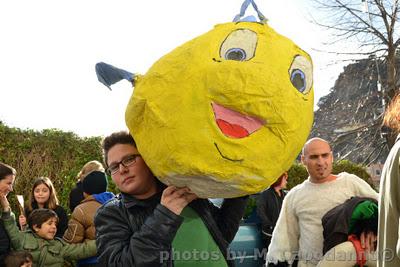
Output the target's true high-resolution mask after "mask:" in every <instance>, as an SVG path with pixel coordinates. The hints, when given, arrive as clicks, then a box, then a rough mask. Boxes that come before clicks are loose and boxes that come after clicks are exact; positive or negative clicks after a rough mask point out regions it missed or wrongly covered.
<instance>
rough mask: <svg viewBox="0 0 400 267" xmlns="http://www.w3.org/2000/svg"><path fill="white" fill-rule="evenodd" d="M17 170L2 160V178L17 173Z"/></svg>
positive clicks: (0, 174) (0, 166)
mask: <svg viewBox="0 0 400 267" xmlns="http://www.w3.org/2000/svg"><path fill="white" fill-rule="evenodd" d="M16 174H17V172H16V171H15V169H14V168H13V167H11V166H10V165H7V164H5V163H2V162H0V180H3V179H4V178H6V176H8V175H14V176H15V175H16Z"/></svg>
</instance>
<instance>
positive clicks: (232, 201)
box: [209, 196, 249, 243]
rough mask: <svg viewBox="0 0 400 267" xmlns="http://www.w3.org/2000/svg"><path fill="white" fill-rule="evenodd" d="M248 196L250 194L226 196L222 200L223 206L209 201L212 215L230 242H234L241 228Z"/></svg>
mask: <svg viewBox="0 0 400 267" xmlns="http://www.w3.org/2000/svg"><path fill="white" fill-rule="evenodd" d="M248 198H249V197H248V196H243V197H237V198H226V199H224V201H223V202H222V205H221V208H218V207H216V206H214V205H213V204H212V203H209V207H210V209H211V213H212V216H213V217H214V220H215V222H216V223H217V226H218V228H219V230H220V231H221V233H222V235H223V237H224V238H225V240H226V241H227V242H228V243H230V242H232V240H233V238H234V237H235V235H236V232H237V230H238V229H239V223H240V220H241V219H242V218H243V215H244V211H245V209H246V205H247V200H248Z"/></svg>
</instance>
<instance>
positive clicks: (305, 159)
mask: <svg viewBox="0 0 400 267" xmlns="http://www.w3.org/2000/svg"><path fill="white" fill-rule="evenodd" d="M301 161H302V163H303V164H304V165H305V167H306V169H307V172H308V174H309V177H308V179H307V180H305V181H304V182H303V183H301V184H299V185H297V186H296V187H294V188H293V189H292V190H290V191H289V193H288V194H287V196H286V198H285V200H284V201H283V204H282V210H281V213H280V215H279V218H278V221H277V224H276V227H275V230H274V232H273V235H272V240H271V245H270V246H269V249H268V254H267V261H268V263H269V264H268V266H288V264H291V263H292V262H293V260H294V257H295V256H296V255H298V257H299V262H298V267H314V266H316V265H317V264H318V262H319V260H321V258H322V255H323V254H322V249H323V228H322V223H321V219H322V217H323V216H324V215H325V214H326V213H327V212H328V211H329V210H331V209H332V208H334V207H336V206H338V205H340V204H342V203H343V202H345V201H346V200H347V199H349V198H351V197H353V196H359V197H370V198H374V199H377V198H378V194H377V193H376V192H375V191H374V190H373V189H372V188H371V186H370V185H369V184H368V183H366V182H365V181H364V180H362V179H360V178H359V177H357V176H355V175H353V174H349V173H346V172H342V173H340V174H338V175H334V174H332V163H333V154H332V149H331V147H330V145H329V143H328V142H327V141H325V140H323V139H321V138H312V139H310V140H308V141H307V142H306V144H305V145H304V147H303V150H302V156H301ZM371 239H372V237H371V236H368V243H370V240H371Z"/></svg>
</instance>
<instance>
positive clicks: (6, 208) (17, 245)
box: [0, 194, 24, 250]
mask: <svg viewBox="0 0 400 267" xmlns="http://www.w3.org/2000/svg"><path fill="white" fill-rule="evenodd" d="M0 204H1V209H2V215H1V219H2V221H3V224H4V228H5V229H6V231H7V234H8V236H9V238H10V241H11V245H12V247H13V248H14V249H15V250H18V249H22V241H23V240H24V234H23V233H22V232H20V231H19V229H18V226H17V224H16V222H15V215H14V214H13V213H12V212H11V208H10V203H9V202H8V199H7V197H6V196H5V195H3V194H0Z"/></svg>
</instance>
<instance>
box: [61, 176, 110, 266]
mask: <svg viewBox="0 0 400 267" xmlns="http://www.w3.org/2000/svg"><path fill="white" fill-rule="evenodd" d="M107 185H108V182H107V176H106V174H105V173H104V172H101V171H93V172H91V173H89V174H88V175H87V176H86V177H85V179H84V180H83V182H82V188H83V192H84V195H85V199H84V200H82V201H81V204H79V205H78V206H77V207H76V208H75V209H74V211H73V212H72V215H71V219H70V220H69V223H68V229H67V231H65V234H64V237H63V238H64V240H65V241H67V242H69V243H82V242H83V241H84V240H85V239H90V240H95V239H96V230H95V227H94V216H95V214H96V212H97V209H98V208H100V206H101V205H103V204H104V203H106V202H107V201H109V200H110V199H112V198H114V197H115V196H114V194H113V193H111V192H106V191H107ZM77 266H78V267H92V266H99V265H98V261H97V257H91V258H87V259H82V260H80V261H78V265H77Z"/></svg>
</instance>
